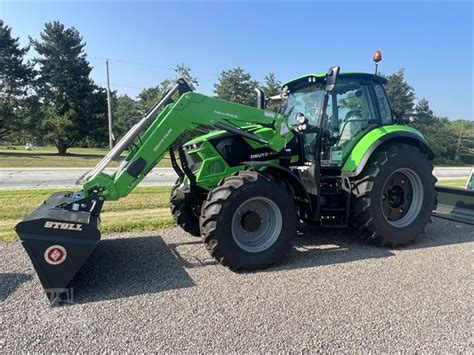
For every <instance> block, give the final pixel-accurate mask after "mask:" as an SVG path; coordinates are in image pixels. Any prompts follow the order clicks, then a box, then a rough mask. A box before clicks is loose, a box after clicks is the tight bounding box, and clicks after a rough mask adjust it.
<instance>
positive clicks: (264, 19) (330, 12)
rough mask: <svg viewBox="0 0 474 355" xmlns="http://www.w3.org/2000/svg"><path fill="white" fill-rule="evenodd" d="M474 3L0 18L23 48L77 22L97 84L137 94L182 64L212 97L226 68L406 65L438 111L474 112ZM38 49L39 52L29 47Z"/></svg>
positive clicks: (33, 12)
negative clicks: (52, 26) (49, 27)
mask: <svg viewBox="0 0 474 355" xmlns="http://www.w3.org/2000/svg"><path fill="white" fill-rule="evenodd" d="M473 13H474V7H473V2H471V1H469V2H452V1H450V2H447V1H445V2H431V1H423V2H411V1H402V2H385V1H370V2H358V1H352V2H340V1H332V2H297V1H292V2H276V1H245V2H244V1H239V2H235V1H221V2H215V1H214V2H198V1H174V2H161V1H158V2H132V1H129V2H124V1H122V2H108V1H107V2H93V1H61V2H58V1H48V2H20V1H16V2H9V1H4V0H0V17H1V18H2V19H3V20H4V21H5V22H6V24H7V25H9V26H10V27H12V32H13V35H14V36H15V37H19V38H20V42H21V43H22V44H24V45H26V44H27V43H28V36H31V37H32V38H35V39H38V38H39V37H40V33H41V31H42V29H43V27H44V24H45V23H46V22H48V21H54V20H59V21H61V22H62V23H64V24H65V25H66V26H74V27H76V28H77V29H78V30H79V31H80V33H81V35H82V36H83V39H84V41H85V42H86V43H87V45H86V47H85V49H86V52H87V55H88V59H89V61H90V63H91V65H92V66H93V67H94V69H93V71H92V77H93V79H94V80H95V82H96V83H98V84H100V85H105V81H106V76H105V75H106V74H105V58H110V76H111V83H112V85H111V86H112V89H113V90H117V91H118V93H119V94H128V95H130V96H135V95H137V94H138V93H139V92H140V91H141V89H142V88H144V87H151V86H155V85H157V84H158V83H159V82H161V81H162V80H164V79H166V78H168V77H172V76H174V72H173V68H175V66H176V65H177V64H179V63H184V64H186V65H187V66H189V67H190V68H191V71H192V73H193V74H194V75H195V76H196V77H197V78H198V80H199V84H200V85H199V87H198V89H197V91H199V92H202V93H204V94H212V93H213V86H214V84H215V83H216V82H217V78H218V76H219V73H220V72H221V71H222V70H227V69H231V68H233V67H237V66H240V67H243V68H244V69H246V70H247V71H248V72H250V73H251V74H252V76H253V77H254V78H255V79H257V80H259V81H262V80H263V78H264V76H265V75H266V74H267V73H269V72H273V73H275V74H276V76H277V78H278V79H279V80H281V81H283V82H285V81H287V80H290V79H292V78H294V77H297V76H300V75H302V74H306V73H311V72H319V71H326V70H327V69H328V68H329V67H330V66H333V65H339V66H340V67H341V70H342V71H350V72H373V70H374V65H373V62H372V53H373V51H374V50H377V49H379V50H382V53H383V61H382V62H381V64H380V70H381V71H382V72H383V73H386V74H389V73H392V72H394V71H397V70H398V69H400V68H405V70H406V79H407V81H408V83H409V84H410V85H411V86H412V87H413V88H414V89H415V91H416V95H417V98H418V99H421V98H426V99H428V100H429V102H430V105H431V108H432V109H433V111H434V112H435V114H438V115H441V116H447V117H449V118H452V119H457V118H463V119H470V120H472V119H473V111H474V100H473V81H474V77H473V74H474V73H473ZM31 55H32V56H33V55H34V53H33V52H31Z"/></svg>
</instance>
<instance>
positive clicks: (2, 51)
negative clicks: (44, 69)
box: [0, 20, 33, 139]
mask: <svg viewBox="0 0 474 355" xmlns="http://www.w3.org/2000/svg"><path fill="white" fill-rule="evenodd" d="M28 49H29V48H28V47H24V48H21V47H20V44H19V41H18V38H13V37H12V34H11V27H8V26H7V25H6V24H5V23H4V22H3V21H2V20H0V139H3V138H5V137H6V136H8V135H10V134H12V133H14V132H18V131H20V130H22V129H24V126H25V118H26V116H27V115H28V101H27V98H28V91H29V89H30V85H29V82H30V80H31V76H32V73H33V71H32V68H31V66H30V64H29V63H25V62H24V57H25V55H26V53H27V52H28Z"/></svg>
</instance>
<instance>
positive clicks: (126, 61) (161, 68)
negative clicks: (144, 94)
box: [89, 57, 219, 78]
mask: <svg viewBox="0 0 474 355" xmlns="http://www.w3.org/2000/svg"><path fill="white" fill-rule="evenodd" d="M89 59H92V60H107V59H108V60H109V61H111V62H116V63H123V64H130V65H136V66H140V67H146V68H153V69H158V70H165V71H173V72H174V71H175V70H176V68H171V67H166V66H160V65H155V64H149V63H142V62H135V61H131V60H125V59H115V58H104V57H89ZM193 73H194V74H197V75H204V76H209V77H212V78H217V77H218V76H219V75H218V74H210V73H203V72H193Z"/></svg>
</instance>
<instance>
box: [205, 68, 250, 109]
mask: <svg viewBox="0 0 474 355" xmlns="http://www.w3.org/2000/svg"><path fill="white" fill-rule="evenodd" d="M218 80H219V82H218V83H217V84H215V85H214V93H215V94H216V95H217V97H218V98H220V99H223V100H227V101H232V102H237V103H239V104H243V105H248V106H255V103H256V101H257V99H256V97H257V96H256V93H255V88H257V87H258V82H257V81H256V80H253V79H252V76H251V75H250V74H249V73H247V72H246V71H245V70H244V69H242V68H240V67H238V68H234V69H230V70H224V71H223V72H222V73H221V75H220V76H219V79H218Z"/></svg>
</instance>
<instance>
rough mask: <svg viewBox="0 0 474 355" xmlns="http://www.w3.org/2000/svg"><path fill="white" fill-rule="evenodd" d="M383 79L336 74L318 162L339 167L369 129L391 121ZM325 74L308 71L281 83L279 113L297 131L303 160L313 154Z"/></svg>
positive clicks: (362, 75)
mask: <svg viewBox="0 0 474 355" xmlns="http://www.w3.org/2000/svg"><path fill="white" fill-rule="evenodd" d="M385 81H386V80H385V79H384V78H382V77H380V76H376V75H372V74H365V73H342V74H339V76H338V79H337V82H336V84H335V87H334V88H333V90H332V91H331V92H330V94H329V97H328V101H327V106H326V111H325V114H324V122H323V125H322V126H323V130H322V133H321V134H322V137H321V138H322V144H321V154H322V155H321V165H322V166H330V167H340V166H341V165H342V164H343V163H344V161H345V159H346V158H347V156H348V154H349V153H350V152H351V151H352V148H353V147H354V146H355V144H357V142H358V141H359V139H360V138H361V137H363V136H364V135H365V134H366V133H367V132H368V131H369V130H371V129H373V128H375V127H376V126H381V125H388V124H391V123H392V121H393V116H392V111H391V108H390V103H389V100H388V98H387V95H386V93H385V89H384V87H383V84H384V83H385ZM325 85H326V83H325V73H316V74H309V75H306V76H303V77H300V78H297V79H295V80H292V81H290V82H288V83H286V84H285V85H284V86H283V89H282V91H283V98H284V100H285V101H284V103H283V105H282V114H283V115H284V116H285V117H287V119H288V123H289V124H290V125H292V126H294V127H295V129H296V130H297V131H298V132H299V133H300V134H301V137H302V141H303V147H304V149H303V150H304V160H305V161H313V160H315V159H316V158H317V157H316V155H315V154H316V148H317V144H316V142H317V140H318V134H319V132H320V131H321V130H320V122H319V118H320V114H321V108H322V107H323V98H324V93H325Z"/></svg>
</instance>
